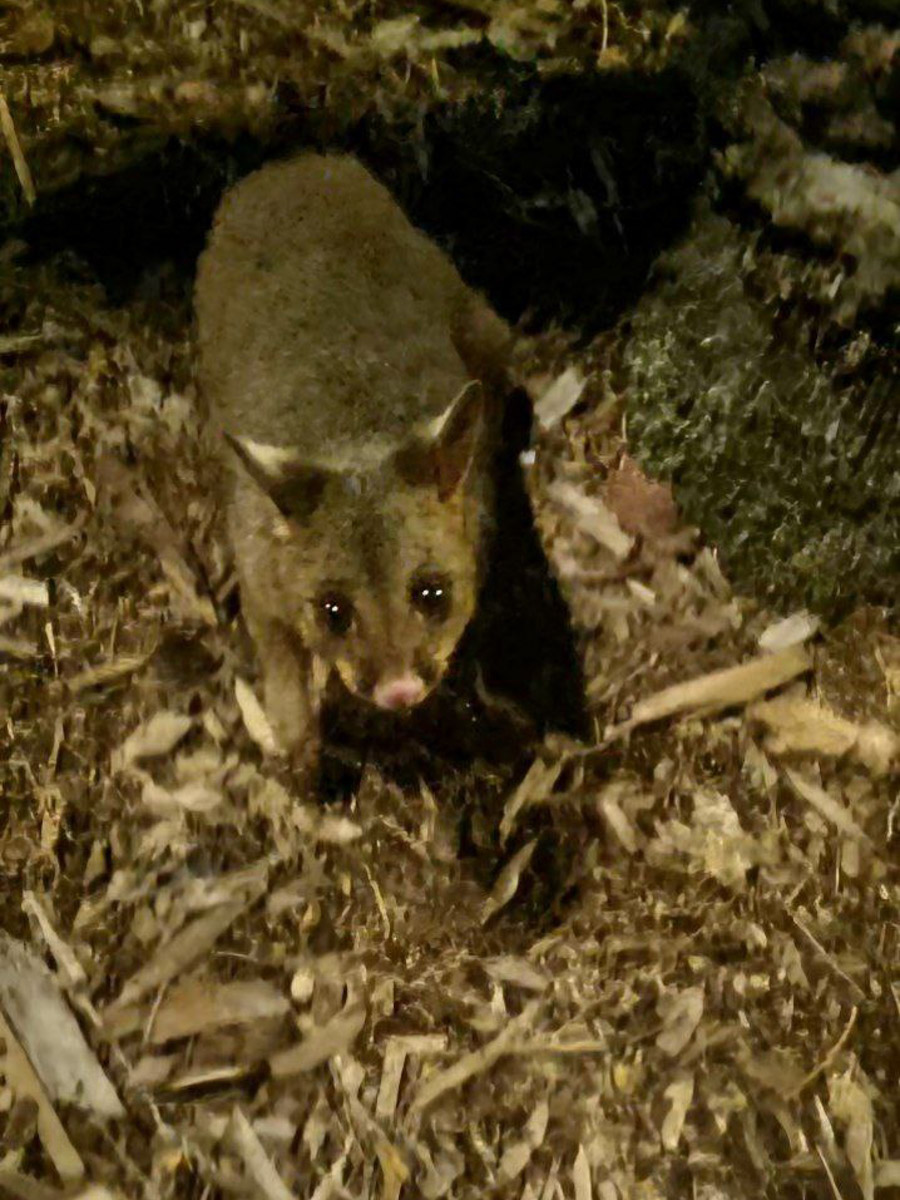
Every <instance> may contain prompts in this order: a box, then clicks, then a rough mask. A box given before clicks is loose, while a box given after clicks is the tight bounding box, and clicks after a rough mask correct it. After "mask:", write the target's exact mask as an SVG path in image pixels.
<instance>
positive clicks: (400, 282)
mask: <svg viewBox="0 0 900 1200" xmlns="http://www.w3.org/2000/svg"><path fill="white" fill-rule="evenodd" d="M195 307H196V315H197V339H198V358H199V364H198V366H199V370H198V375H199V383H200V388H201V392H202V395H203V397H204V400H205V404H206V408H207V411H208V414H209V418H210V420H211V421H212V423H213V429H214V431H215V433H216V435H217V437H218V440H219V443H220V446H221V448H222V453H223V455H224V467H225V470H224V472H223V475H224V478H225V481H226V485H227V495H226V504H227V517H228V526H229V533H230V538H231V541H232V545H233V550H234V556H235V561H236V567H237V573H238V579H239V585H240V591H241V606H242V611H243V613H244V617H245V620H246V623H247V627H248V629H249V631H250V634H251V637H252V639H253V641H254V643H255V645H256V648H257V651H258V654H259V658H260V664H261V667H262V674H263V686H264V693H265V705H266V709H267V714H268V717H269V720H270V722H271V724H272V726H273V729H274V731H275V734H276V736H277V737H278V739H279V740H280V742H281V743H282V746H283V747H284V748H285V749H286V750H289V751H294V752H296V751H300V752H301V753H302V752H303V751H304V749H308V750H314V747H315V745H316V741H317V732H318V709H319V705H320V701H321V694H322V690H323V685H324V683H325V681H326V680H327V678H328V676H329V675H330V674H331V672H332V671H335V670H336V671H337V672H338V674H339V675H340V678H341V679H342V680H343V683H344V684H345V685H346V687H347V688H348V689H349V691H350V692H352V693H354V694H355V695H357V696H359V697H363V698H364V699H365V700H368V701H370V702H371V703H373V704H375V705H377V706H379V707H380V708H383V709H405V708H411V707H413V706H415V705H417V704H418V703H419V702H420V701H421V700H423V699H424V698H425V697H426V696H427V695H428V694H429V693H430V692H431V691H432V689H433V688H434V687H435V686H436V685H437V684H438V682H439V681H440V679H441V677H442V676H443V674H444V672H445V670H446V668H447V665H448V662H449V660H450V658H451V656H452V654H453V651H454V649H455V647H456V645H457V643H458V641H459V639H460V637H461V635H462V633H463V630H464V629H465V628H466V626H467V624H468V623H469V621H470V619H471V617H472V615H473V612H474V609H475V605H476V597H477V593H478V589H479V582H480V578H481V565H482V559H483V542H484V536H485V529H486V526H487V525H488V524H489V522H490V514H491V508H492V489H491V462H492V457H493V449H494V444H495V442H496V439H497V437H498V434H499V426H500V418H501V415H502V414H501V408H502V400H503V396H504V392H505V390H506V385H505V364H506V361H507V356H508V351H509V348H510V343H511V333H510V330H509V328H508V327H507V325H506V324H505V323H504V322H503V321H502V320H501V319H500V318H499V317H498V316H497V315H496V314H495V313H494V312H493V311H492V310H491V309H490V307H489V306H488V304H487V303H486V302H485V300H484V299H483V298H482V297H481V296H479V295H477V294H475V293H474V292H473V291H471V290H470V289H469V288H468V287H467V286H466V285H465V284H464V283H463V281H462V279H461V278H460V276H459V274H458V273H457V271H456V269H455V267H454V266H453V264H452V263H451V262H450V260H449V259H448V258H447V257H446V255H445V254H443V253H442V251H441V250H439V249H438V247H437V246H435V245H434V244H433V243H432V242H431V241H430V240H429V239H428V238H427V237H425V236H424V235H423V234H422V233H421V232H420V231H419V230H417V229H416V228H414V227H413V226H412V225H411V224H410V222H409V221H408V220H407V218H406V216H405V215H404V213H403V212H402V210H401V209H400V207H399V206H398V205H397V203H396V201H395V200H394V199H393V198H392V196H391V195H390V193H389V192H388V191H387V189H386V188H384V187H383V186H382V185H381V184H380V183H378V182H377V181H376V180H375V179H374V178H373V177H372V176H371V175H370V174H369V173H368V172H367V171H366V170H365V168H364V167H363V166H362V165H361V164H360V163H359V162H358V161H356V160H355V159H353V158H350V157H345V156H342V155H318V154H312V153H308V154H303V155H301V156H299V157H297V158H294V159H292V160H289V161H283V162H278V163H273V164H269V165H267V166H264V167H263V168H262V169H261V170H259V171H257V172H255V173H254V174H252V175H250V176H248V177H247V178H245V179H244V180H242V181H241V182H240V183H238V184H237V185H236V186H235V187H234V188H232V189H231V190H230V191H229V192H227V193H226V195H225V197H224V200H223V201H222V204H221V206H220V208H219V211H218V213H217V215H216V218H215V222H214V226H213V229H212V232H211V234H210V237H209V241H208V244H207V247H206V249H205V250H204V252H203V254H202V256H201V258H200V262H199V267H198V274H197V282H196V291H195Z"/></svg>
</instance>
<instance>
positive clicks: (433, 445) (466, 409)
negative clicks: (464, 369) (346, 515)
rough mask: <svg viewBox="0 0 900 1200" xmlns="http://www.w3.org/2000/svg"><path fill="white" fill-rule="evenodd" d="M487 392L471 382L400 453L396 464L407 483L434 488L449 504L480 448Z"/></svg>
mask: <svg viewBox="0 0 900 1200" xmlns="http://www.w3.org/2000/svg"><path fill="white" fill-rule="evenodd" d="M483 415H484V391H483V389H482V387H481V385H480V384H479V383H478V381H477V380H472V382H471V383H467V384H466V386H465V387H464V388H463V389H462V391H460V392H459V393H458V395H457V396H456V397H455V398H454V400H453V401H452V403H451V404H449V405H448V407H447V408H446V409H445V410H444V412H442V413H441V415H440V416H439V417H436V418H435V419H434V420H433V421H432V422H431V423H430V424H429V425H428V426H426V428H425V430H424V431H422V432H421V433H418V434H416V435H415V436H414V437H412V438H410V439H409V440H408V441H407V442H406V443H405V444H404V445H403V446H401V448H400V449H399V450H398V451H397V453H396V455H395V457H394V462H395V465H396V468H397V471H398V473H399V475H400V477H401V478H402V479H403V480H404V481H405V482H406V483H412V484H417V485H425V486H428V485H430V486H433V487H436V488H437V490H438V495H439V496H440V498H441V499H442V500H447V499H449V498H450V496H452V495H453V493H454V492H455V491H456V489H457V487H458V486H459V485H460V483H461V482H462V481H463V479H465V477H466V474H467V472H468V470H469V466H470V464H471V462H472V459H473V458H474V456H475V451H476V448H477V445H478V438H479V433H480V431H481V426H482V417H483Z"/></svg>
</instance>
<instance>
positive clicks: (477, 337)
mask: <svg viewBox="0 0 900 1200" xmlns="http://www.w3.org/2000/svg"><path fill="white" fill-rule="evenodd" d="M450 337H451V340H452V342H453V345H454V347H455V349H456V353H457V354H458V355H459V357H460V358H461V359H462V361H463V363H464V365H465V368H466V370H467V371H468V373H469V374H470V375H471V376H472V378H473V379H481V380H483V381H484V382H485V383H486V384H487V386H488V387H491V388H495V389H496V390H497V391H499V392H503V391H506V390H507V389H508V387H509V380H508V378H507V371H508V368H509V361H510V355H511V353H512V349H513V345H514V343H515V334H514V333H513V331H512V329H510V327H509V326H508V325H507V323H506V322H505V321H504V320H503V318H502V317H499V316H498V315H497V314H496V313H495V312H494V310H493V309H492V308H491V307H490V306H489V305H488V304H487V302H486V301H484V300H483V299H482V298H481V297H480V296H477V295H471V294H469V295H467V296H466V299H465V301H464V302H463V303H462V304H461V305H460V306H459V308H458V309H457V310H456V312H454V313H453V315H452V318H451V322H450Z"/></svg>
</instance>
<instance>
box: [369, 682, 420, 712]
mask: <svg viewBox="0 0 900 1200" xmlns="http://www.w3.org/2000/svg"><path fill="white" fill-rule="evenodd" d="M424 695H425V684H424V683H423V682H422V680H421V679H420V678H419V676H418V675H401V676H400V677H399V678H397V679H384V680H382V682H381V683H379V684H378V685H377V686H376V688H375V691H374V692H373V693H372V699H373V700H374V701H375V703H376V704H377V705H378V707H379V708H390V709H397V708H412V706H413V705H414V704H418V703H419V701H420V700H421V699H422V697H423V696H424Z"/></svg>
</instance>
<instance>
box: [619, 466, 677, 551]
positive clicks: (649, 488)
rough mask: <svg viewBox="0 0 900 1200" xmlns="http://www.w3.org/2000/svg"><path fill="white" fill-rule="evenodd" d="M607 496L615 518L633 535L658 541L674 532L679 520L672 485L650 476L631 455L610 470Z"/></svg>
mask: <svg viewBox="0 0 900 1200" xmlns="http://www.w3.org/2000/svg"><path fill="white" fill-rule="evenodd" d="M604 497H605V499H606V503H607V504H608V505H609V508H610V511H611V512H612V513H613V514H614V515H615V517H616V520H617V521H618V522H619V524H620V525H621V526H622V528H623V529H624V530H625V532H626V533H630V534H632V535H633V536H634V537H642V538H646V539H648V540H649V541H654V540H656V541H658V540H659V539H660V538H664V537H666V536H667V535H669V534H671V533H672V532H673V531H674V529H675V527H676V524H677V522H678V509H677V508H676V507H675V501H674V499H673V497H672V489H671V488H670V487H669V486H668V484H664V483H657V482H655V481H654V480H651V479H648V478H647V476H646V475H645V474H644V473H643V471H641V469H640V468H639V467H638V465H637V463H636V462H635V461H634V460H633V459H631V458H629V457H628V455H624V456H623V457H622V461H621V462H620V464H619V466H618V467H613V468H612V469H611V470H610V472H609V475H608V477H607V480H606V487H605V489H604Z"/></svg>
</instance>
